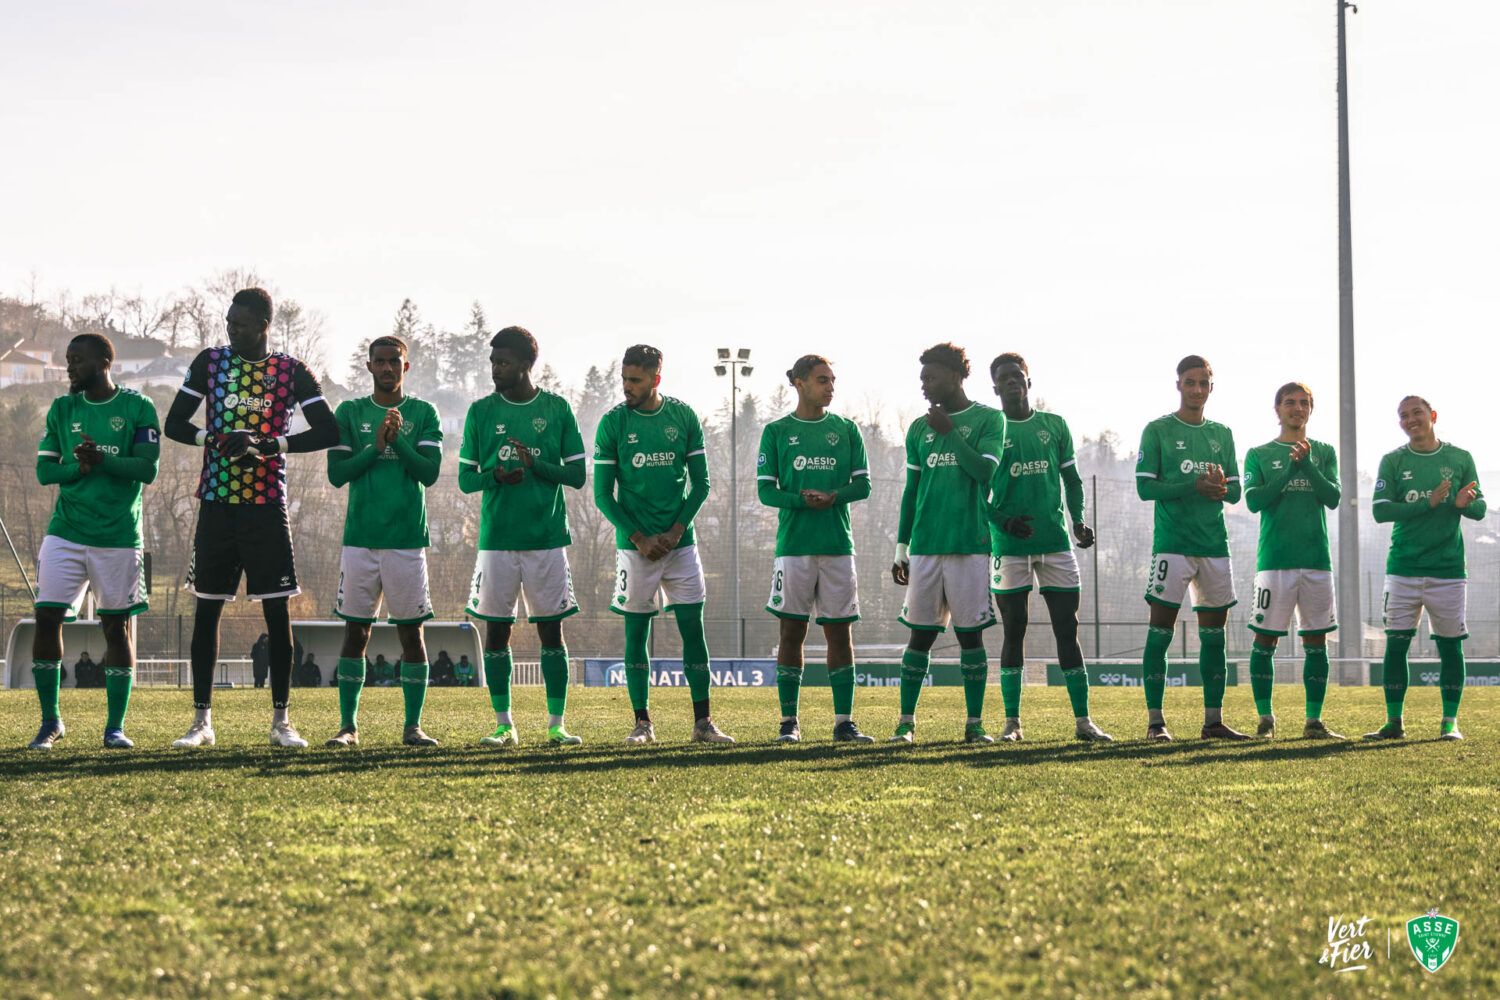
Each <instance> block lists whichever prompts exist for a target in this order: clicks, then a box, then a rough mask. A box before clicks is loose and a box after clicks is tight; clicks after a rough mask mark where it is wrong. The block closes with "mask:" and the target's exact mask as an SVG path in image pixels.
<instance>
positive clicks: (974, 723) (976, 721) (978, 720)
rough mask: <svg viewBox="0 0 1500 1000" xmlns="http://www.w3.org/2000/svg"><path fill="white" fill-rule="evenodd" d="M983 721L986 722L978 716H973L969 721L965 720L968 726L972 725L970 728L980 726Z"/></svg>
mask: <svg viewBox="0 0 1500 1000" xmlns="http://www.w3.org/2000/svg"><path fill="white" fill-rule="evenodd" d="M983 721H984V720H983V719H981V718H979V717H978V716H975V715H971V716H969V717H968V718H967V719H965V720H964V723H965V724H966V725H970V726H977V725H979V723H981V722H983Z"/></svg>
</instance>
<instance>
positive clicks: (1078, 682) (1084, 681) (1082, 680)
mask: <svg viewBox="0 0 1500 1000" xmlns="http://www.w3.org/2000/svg"><path fill="white" fill-rule="evenodd" d="M1062 675H1063V683H1064V684H1066V685H1067V686H1068V701H1070V702H1072V704H1073V717H1074V718H1075V719H1082V718H1086V717H1087V716H1088V714H1089V672H1088V671H1087V670H1085V669H1083V668H1082V667H1069V668H1068V669H1067V670H1064V671H1063V672H1062Z"/></svg>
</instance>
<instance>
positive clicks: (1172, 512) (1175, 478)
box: [1135, 413, 1240, 556]
mask: <svg viewBox="0 0 1500 1000" xmlns="http://www.w3.org/2000/svg"><path fill="white" fill-rule="evenodd" d="M1211 465H1217V466H1220V467H1221V468H1223V470H1224V479H1225V481H1226V482H1227V483H1228V485H1229V486H1230V488H1231V496H1232V495H1233V493H1234V490H1235V488H1237V486H1238V484H1239V481H1240V469H1239V460H1238V459H1236V458H1235V454H1234V435H1233V434H1231V433H1230V432H1229V428H1228V427H1225V426H1224V425H1223V424H1221V423H1217V422H1216V421H1213V420H1205V421H1203V423H1201V424H1189V423H1186V422H1184V421H1183V420H1181V419H1180V418H1179V417H1178V416H1177V414H1175V413H1168V414H1167V415H1166V416H1164V417H1157V418H1156V419H1155V420H1153V421H1151V422H1150V423H1149V424H1147V425H1146V429H1145V431H1144V432H1142V434H1141V450H1140V453H1139V454H1138V455H1137V456H1136V469H1135V474H1136V477H1137V478H1141V477H1147V478H1151V479H1155V480H1156V481H1157V482H1160V483H1162V484H1164V485H1166V486H1175V487H1184V495H1183V496H1180V497H1178V498H1176V499H1172V500H1157V501H1156V518H1155V522H1156V523H1155V530H1154V532H1153V535H1152V543H1151V551H1152V552H1153V553H1171V554H1173V555H1179V556H1227V555H1229V532H1228V530H1227V529H1226V528H1225V527H1224V501H1223V500H1210V499H1208V498H1207V497H1205V496H1202V495H1201V494H1199V493H1198V492H1196V491H1195V490H1193V489H1192V484H1193V483H1195V482H1196V481H1197V479H1198V477H1199V476H1201V475H1202V474H1203V473H1204V472H1207V471H1208V467H1209V466H1211Z"/></svg>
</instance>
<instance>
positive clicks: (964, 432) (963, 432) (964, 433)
mask: <svg viewBox="0 0 1500 1000" xmlns="http://www.w3.org/2000/svg"><path fill="white" fill-rule="evenodd" d="M958 433H959V434H960V435H962V436H963V437H964V438H965V439H966V440H967V438H968V436H969V435H970V434H973V433H974V428H972V427H970V426H969V425H968V424H964V425H963V426H962V427H960V428H959V429H958Z"/></svg>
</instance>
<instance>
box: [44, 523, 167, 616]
mask: <svg viewBox="0 0 1500 1000" xmlns="http://www.w3.org/2000/svg"><path fill="white" fill-rule="evenodd" d="M36 573H37V581H36V606H37V607H39V608H66V609H67V611H66V613H65V614H64V618H66V619H67V620H68V621H72V620H73V619H74V618H77V617H78V609H79V608H80V607H81V606H82V605H83V596H84V594H85V593H87V592H88V589H89V585H90V584H92V585H93V588H94V597H95V599H96V600H97V602H98V608H97V610H98V613H99V614H101V615H138V614H140V613H141V612H142V611H145V610H146V563H145V559H144V557H143V556H142V554H141V550H140V549H104V548H96V547H94V546H92V545H79V544H78V543H77V542H70V541H68V540H67V539H64V538H58V537H57V536H56V535H48V536H46V537H45V538H43V539H42V551H41V552H40V553H38V554H37V557H36Z"/></svg>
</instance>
